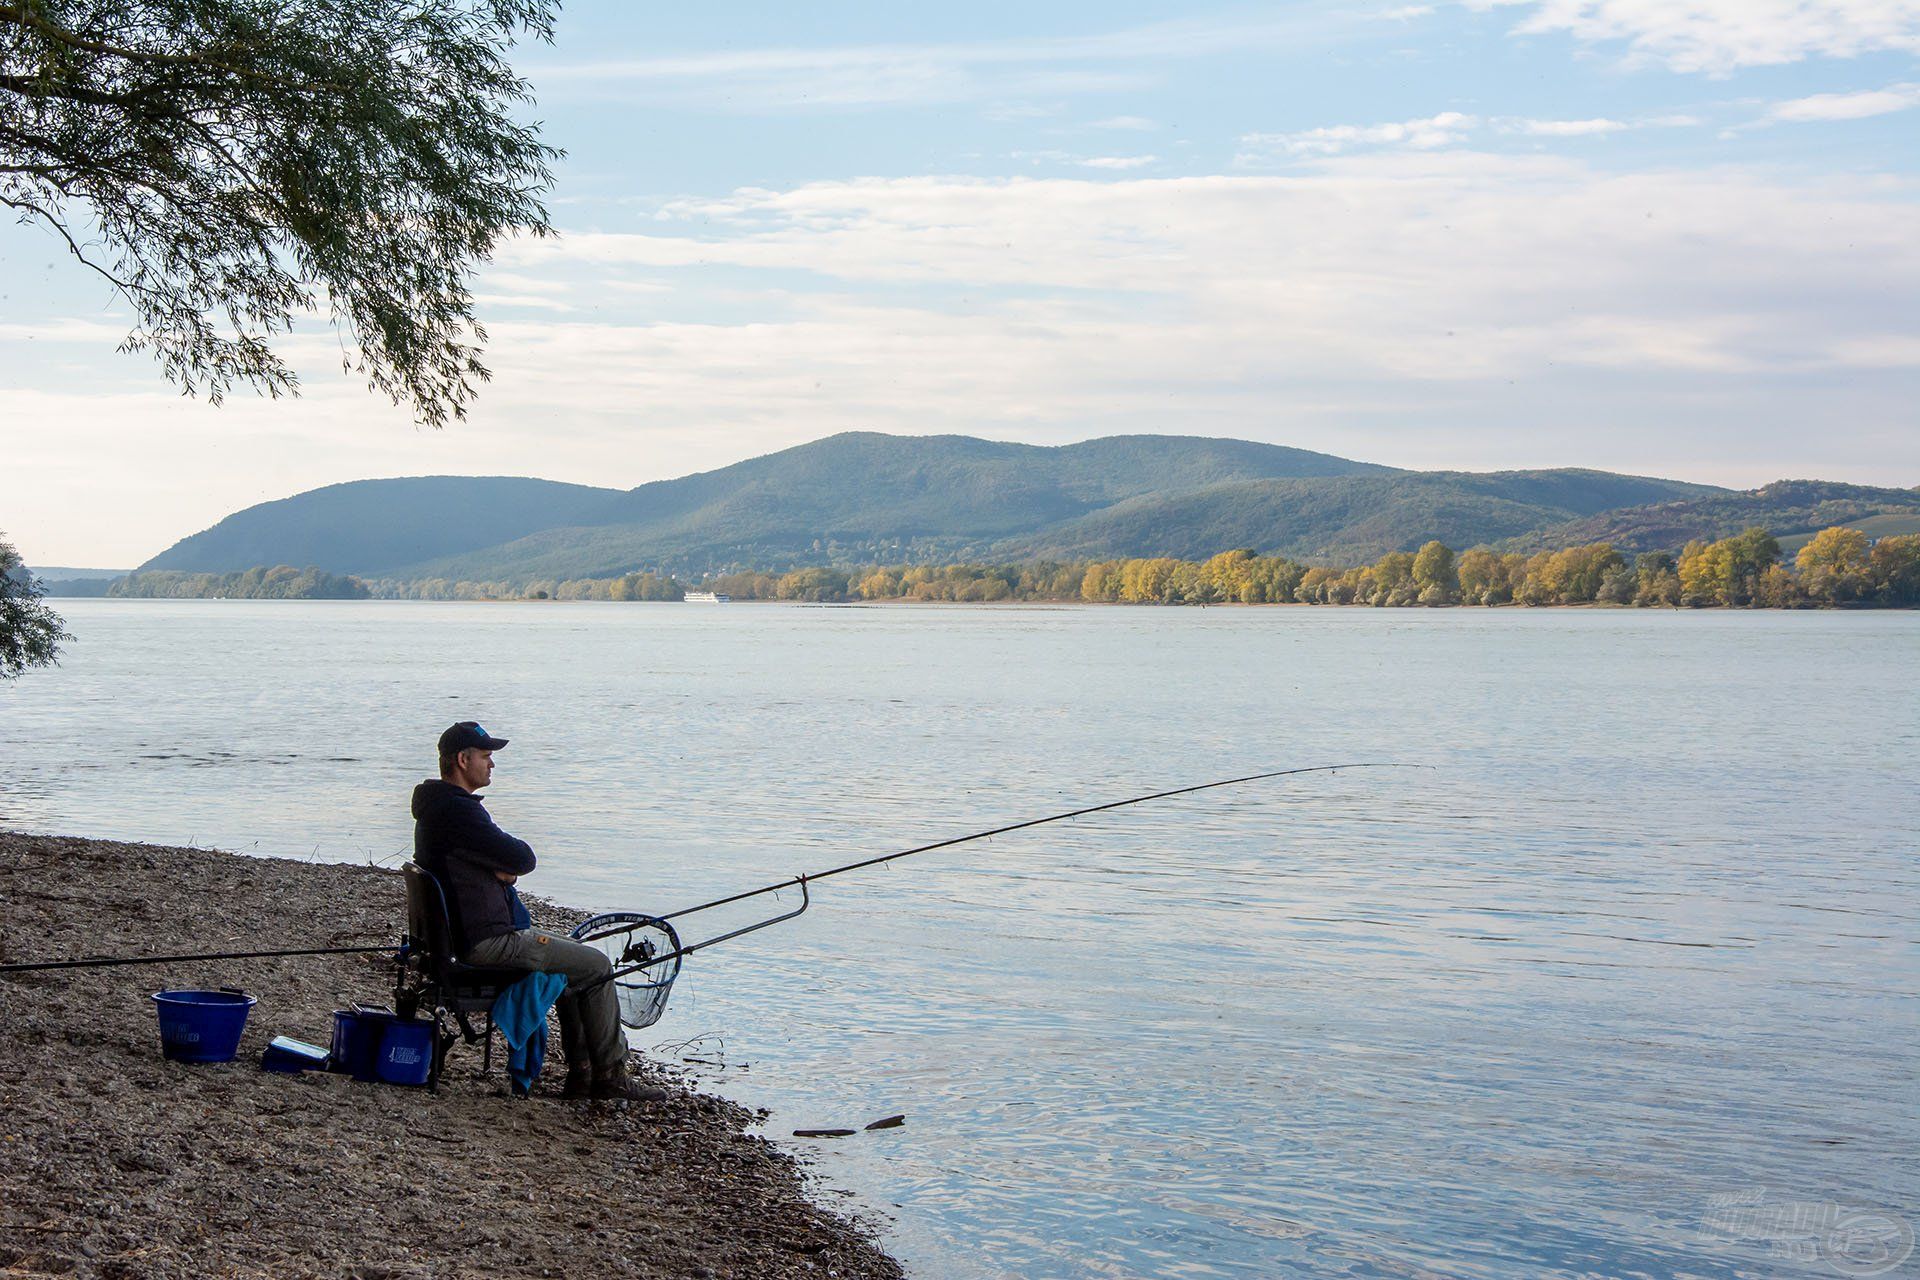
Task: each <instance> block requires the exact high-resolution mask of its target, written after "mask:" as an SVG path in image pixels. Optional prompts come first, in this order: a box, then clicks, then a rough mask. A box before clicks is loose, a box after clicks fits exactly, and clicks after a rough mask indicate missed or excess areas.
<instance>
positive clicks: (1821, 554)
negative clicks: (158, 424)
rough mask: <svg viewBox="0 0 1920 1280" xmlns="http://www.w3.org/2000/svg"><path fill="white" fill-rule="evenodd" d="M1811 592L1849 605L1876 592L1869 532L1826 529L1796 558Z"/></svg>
mask: <svg viewBox="0 0 1920 1280" xmlns="http://www.w3.org/2000/svg"><path fill="white" fill-rule="evenodd" d="M1794 567H1796V568H1797V569H1799V570H1800V578H1801V581H1802V582H1803V583H1804V584H1805V586H1806V590H1807V594H1808V595H1810V596H1812V597H1813V598H1814V599H1816V600H1819V601H1822V602H1823V603H1833V604H1849V603H1852V602H1853V601H1856V600H1864V599H1866V598H1867V596H1869V595H1870V594H1872V592H1873V573H1872V562H1871V558H1870V550H1869V548H1868V546H1867V535H1866V534H1864V533H1862V532H1860V530H1858V529H1845V528H1838V527H1836V528H1832V529H1822V530H1821V531H1820V532H1819V533H1817V534H1815V535H1814V536H1813V541H1811V542H1809V543H1808V544H1807V545H1806V546H1804V547H1802V548H1800V554H1799V555H1797V556H1795V557H1794Z"/></svg>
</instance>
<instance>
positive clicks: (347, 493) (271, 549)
mask: <svg viewBox="0 0 1920 1280" xmlns="http://www.w3.org/2000/svg"><path fill="white" fill-rule="evenodd" d="M621 496H622V492H621V490H619V489H593V488H589V487H587V486H586V485H578V484H560V483H558V482H556V481H553V480H527V479H521V478H518V477H512V476H416V477H413V478H410V479H405V480H355V481H351V482H349V483H347V484H333V485H328V486H327V487H326V488H324V489H310V490H308V491H307V492H306V493H302V494H296V495H295V496H293V497H291V498H282V499H280V500H279V501H277V502H263V503H261V504H260V505H259V506H256V507H248V508H247V509H246V510H244V511H238V512H235V513H234V514H233V515H230V516H228V517H227V518H226V519H225V520H222V521H221V522H220V523H219V524H216V525H214V526H213V527H212V528H211V529H207V530H204V531H202V532H200V533H196V534H194V535H193V536H192V537H190V538H182V539H181V540H180V541H179V542H176V543H174V544H173V545H172V546H171V547H168V548H167V549H166V550H165V551H163V552H161V553H160V554H159V555H157V556H155V557H154V558H153V559H151V560H149V561H147V562H146V563H145V564H143V565H141V566H140V567H141V568H142V569H179V570H184V571H186V572H189V573H234V572H237V571H239V570H243V569H251V568H253V567H254V566H256V565H272V564H295V565H315V566H318V567H319V568H322V569H326V570H330V571H332V572H334V573H360V574H369V575H371V574H379V573H384V572H386V571H387V570H389V569H392V568H395V567H398V566H400V565H403V564H409V563H411V562H413V561H415V560H424V559H427V558H429V557H431V556H446V555H455V554H458V553H459V552H462V551H470V550H473V549H475V548H477V547H487V546H493V545H496V544H498V543H502V542H508V541H511V540H513V539H514V538H521V537H525V536H526V535H527V534H529V533H533V532H535V531H537V530H540V529H551V528H554V527H555V526H560V525H572V524H580V523H583V522H585V521H587V520H590V519H593V518H594V514H595V512H596V511H597V510H598V509H600V508H602V507H604V506H605V505H606V504H607V503H608V502H609V501H611V500H612V499H615V498H618V497H621Z"/></svg>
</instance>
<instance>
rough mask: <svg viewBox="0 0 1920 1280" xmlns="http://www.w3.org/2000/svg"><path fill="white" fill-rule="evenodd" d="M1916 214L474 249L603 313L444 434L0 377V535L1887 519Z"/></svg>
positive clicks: (1009, 209) (669, 240)
mask: <svg viewBox="0 0 1920 1280" xmlns="http://www.w3.org/2000/svg"><path fill="white" fill-rule="evenodd" d="M1916 204H1920V190H1916V188H1915V184H1914V183H1912V182H1911V181H1907V180H1902V179H1895V178H1888V177H1874V178H1851V177H1844V176H1839V177H1830V178H1827V179H1824V180H1811V181H1810V180H1805V179H1798V180H1795V181H1791V182H1789V181H1788V180H1786V179H1784V178H1782V177H1780V176H1779V175H1776V174H1770V173H1765V172H1755V171H1745V170H1741V169H1735V168H1722V169H1708V170H1687V171H1662V172H1641V173H1633V172H1626V173H1621V172H1614V171H1602V170H1599V169H1596V168H1593V167H1590V166H1587V165H1585V164H1582V163H1579V162H1577V161H1574V160H1569V159H1566V158H1563V157H1556V156H1541V155H1526V156H1505V155H1498V156H1497V155H1485V154H1479V153H1474V152H1465V151H1398V152H1382V153H1377V154H1370V155H1365V156H1359V157H1345V158H1340V159H1334V160H1327V161H1321V162H1319V163H1318V164H1317V165H1316V166H1315V167H1314V168H1312V169H1310V170H1308V171H1304V172H1297V173H1287V174H1278V175H1260V176H1250V175H1240V176H1204V177H1185V178H1170V179H1143V178H1139V177H1123V178H1120V179H1118V180H1115V179H1112V178H1102V179H1097V180H1096V179H1093V178H1091V177H1087V178H1057V179H1047V180H1031V179H1015V180H1000V181H981V180H967V179H953V178H911V179H892V180H883V179H863V180H858V181H850V182H835V183H811V184H807V185H804V186H799V187H795V188H791V189H786V190H767V189H752V190H743V191H739V192H736V193H734V194H732V195H730V196H727V197H725V198H723V199H717V200H709V201H688V202H685V203H684V204H683V205H682V206H681V207H680V208H679V209H678V210H677V213H678V216H681V217H684V218H687V219H689V220H690V221H689V223H688V224H687V225H688V226H689V227H697V228H698V231H697V233H696V232H695V231H693V230H680V229H676V228H677V226H678V224H674V226H669V225H668V224H655V226H656V229H655V230H653V231H651V232H650V233H647V234H625V233H598V234H585V233H583V234H573V235H567V236H564V237H560V238H558V239H541V240H536V239H527V240H519V241H515V242H513V243H510V244H507V245H503V246H502V247H501V250H500V252H499V254H498V255H497V268H496V269H497V270H498V272H499V273H500V274H501V275H502V276H505V277H508V278H511V277H513V276H520V277H524V278H529V279H534V280H543V281H551V282H555V283H556V284H558V283H564V284H566V285H567V286H569V288H570V290H571V291H570V292H568V293H566V294H565V295H564V296H566V297H567V298H569V299H570V300H573V301H575V302H576V303H578V304H580V305H582V306H584V305H586V303H585V300H586V299H587V298H592V299H594V301H595V302H597V303H598V304H600V305H601V306H602V307H603V308H604V310H603V311H599V312H596V313H594V318H592V319H588V318H585V317H583V316H581V315H580V314H578V313H576V314H574V315H570V316H559V317H552V318H547V317H540V316H538V315H535V314H523V315H520V316H517V317H514V318H509V319H501V320H496V321H494V322H493V323H491V324H490V325H489V329H490V331H491V333H492V336H493V341H492V344H491V347H490V350H489V352H488V356H487V359H488V363H489V364H490V365H491V366H492V367H493V369H494V372H495V377H494V380H493V381H492V382H491V383H490V384H489V385H488V386H487V387H486V389H485V390H484V392H483V393H482V396H481V398H480V400H479V402H478V404H477V405H476V406H475V408H474V413H473V417H472V419H471V420H470V421H469V422H467V423H464V424H459V425H456V426H453V427H450V428H448V429H447V430H446V431H442V432H431V431H410V430H409V429H408V427H407V423H406V420H405V417H404V415H402V414H401V413H399V412H398V411H394V410H391V409H389V408H387V407H386V406H384V404H382V402H380V401H378V400H377V399H374V398H371V397H369V396H368V395H367V394H365V393H364V392H363V391H362V390H360V389H359V387H358V386H357V385H356V384H355V383H354V382H353V381H352V380H351V379H342V378H339V377H337V376H335V375H333V374H331V373H328V372H325V370H326V368H327V365H328V363H329V359H328V353H329V351H330V350H331V347H330V342H329V340H328V339H326V338H325V337H313V338H303V339H302V340H301V345H300V346H299V348H298V352H299V354H300V356H301V358H302V360H303V367H305V368H308V369H319V370H321V371H322V372H321V373H320V374H318V375H315V376H311V377H310V378H309V380H308V383H307V392H306V395H305V396H304V397H303V398H302V399H300V400H297V401H291V402H289V401H280V402H264V401H258V400H254V399H252V398H250V397H248V396H246V395H244V394H239V395H236V396H234V397H233V399H232V400H231V401H230V402H229V404H228V405H227V406H226V407H225V408H224V409H220V410H213V409H209V408H208V407H206V406H205V405H203V404H198V403H195V402H192V401H183V400H181V399H180V398H179V397H178V396H175V395H173V394H171V393H170V392H169V391H168V390H167V389H166V388H165V387H164V385H156V383H157V379H156V378H155V375H154V374H153V371H152V368H151V366H150V364H149V363H147V362H144V361H140V360H135V359H129V360H127V361H124V362H120V363H118V364H115V365H114V368H115V369H116V370H118V373H117V374H116V376H124V377H125V378H127V379H129V381H128V382H126V383H124V384H121V385H122V386H123V388H131V389H123V390H120V391H118V392H116V390H115V389H114V385H103V384H102V380H101V379H98V378H96V379H95V380H94V382H93V383H91V384H87V385H79V384H76V383H75V382H74V381H73V380H72V379H71V378H70V377H67V376H66V375H64V374H58V373H57V372H48V371H42V370H38V369H35V368H32V367H30V366H28V365H23V366H22V367H21V368H18V369H12V368H10V369H6V370H0V373H4V375H5V376H0V421H8V422H57V423H59V424H60V430H59V431H57V432H55V431H46V432H21V433H17V434H18V436H19V437H20V438H19V439H18V440H17V441H15V440H10V441H9V448H10V450H13V452H10V454H9V459H8V460H9V466H8V467H6V468H0V512H4V513H5V514H6V518H7V520H8V521H10V522H11V526H10V527H12V528H13V529H14V531H15V532H16V533H19V532H22V531H25V530H32V531H33V536H34V544H33V545H35V546H37V547H39V548H41V549H40V550H37V551H35V552H34V554H35V555H36V556H37V557H38V558H40V559H42V560H46V561H48V562H51V563H88V562H90V561H100V562H103V563H115V562H120V561H123V560H127V559H128V558H130V557H131V558H133V559H139V558H143V557H144V556H145V555H147V554H151V553H152V552H153V551H154V550H157V549H158V548H159V547H160V546H162V545H165V544H166V543H167V542H169V541H171V540H172V539H174V538H176V537H178V536H180V535H181V534H183V533H186V532H190V531H192V530H193V529H197V528H201V527H204V526H206V525H207V524H210V523H212V522H213V521H214V520H216V519H218V518H219V517H220V516H222V515H224V514H226V513H227V512H229V511H231V510H233V509H235V508H237V507H239V506H243V505H246V504H248V503H251V502H257V501H261V500H263V499H266V498H272V497H280V496H284V495H285V494H287V493H291V492H295V491H297V490H300V489H304V488H309V487H312V486H314V485H317V484H323V483H329V482H332V481H336V480H344V479H351V478H356V477H363V476H368V475H380V474H387V475H394V474H445V473H449V472H464V473H469V474H531V475H544V476H549V477H551V478H555V479H565V480H577V481H582V482H586V483H595V484H611V485H620V486H626V485H631V484H636V483H639V482H641V481H644V480H647V479H653V478H658V477H662V476H669V475H676V474H684V473H686V472H689V471H694V470H700V469H704V468H707V467H712V466H716V465H721V464H724V463H726V462H729V461H733V460H735V459H738V458H741V457H745V456H748V455H751V454H754V453H759V452H764V451H767V450H770V449H776V448H782V447H785V446H788V445H792V444H796V443H799V442H801V441H804V440H808V439H812V438H816V437H818V436H821V435H825V434H828V433H831V432H834V431H840V430H847V429H851V428H864V429H872V430H882V431H895V432H904V433H928V432H942V431H951V432H962V433H967V434H975V435H987V436H994V437H999V438H1016V439H1028V440H1036V441H1040V442H1049V443H1051V442H1058V441H1061V440H1066V439H1079V438H1084V437H1086V436H1091V435H1100V434H1108V433H1113V432H1120V431H1180V432H1190V433H1195V434H1213V435H1235V436H1243V437H1249V438H1259V439H1271V440H1277V441H1280V442H1283V443H1289V444H1295V445H1300V446H1303V447H1308V448H1320V449H1325V450H1328V451H1330V452H1334V453H1341V454H1345V455H1347V456H1358V457H1366V458H1372V459H1377V460H1380V461H1386V462H1393V463H1398V464H1403V465H1433V466H1442V465H1451V466H1476V465H1479V466H1489V467H1491V466H1500V465H1508V466H1511V465H1533V464H1539V465H1547V464H1555V465H1558V464H1569V465H1570V464H1581V465H1593V466H1608V467H1612V468H1614V469H1620V470H1635V471H1641V472H1654V473H1660V474H1675V473H1682V474H1691V475H1694V476H1697V477H1698V478H1702V479H1711V480H1718V481H1721V482H1751V483H1760V482H1763V481H1765V480H1768V479H1773V478H1777V475H1775V474H1769V472H1777V473H1778V474H1786V473H1788V472H1802V473H1812V474H1822V475H1827V476H1835V477H1838V478H1859V479H1864V480H1878V481H1880V482H1886V483H1891V482H1896V481H1897V482H1899V483H1912V477H1913V476H1914V475H1916V474H1920V438H1916V437H1914V435H1913V433H1912V432H1911V430H1910V426H1911V421H1912V410H1911V405H1912V404H1913V403H1914V402H1915V399H1916V396H1920V378H1916V373H1915V370H1916V361H1915V359H1914V353H1915V351H1916V350H1920V315H1916V313H1915V312H1914V310H1913V308H1912V307H1911V306H1910V305H1908V302H1909V300H1910V299H1912V298H1913V297H1915V296H1920V240H1916V238H1915V237H1914V236H1913V235H1912V232H1911V228H1912V226H1913V223H1914V217H1915V213H1916ZM661 282H670V283H671V284H672V286H673V288H672V290H671V292H669V293H665V294H660V293H654V292H643V293H623V292H622V288H623V286H626V285H629V284H638V285H640V286H642V287H643V288H645V289H649V290H651V289H653V288H655V287H656V286H657V285H659V284H660V283H661ZM622 308H632V310H627V311H623V310H622ZM602 317H604V318H602ZM83 323H90V322H83ZM74 336H75V337H79V336H82V332H81V331H78V330H76V331H74ZM99 336H100V338H101V341H102V343H103V345H106V344H110V343H111V342H112V341H114V340H117V335H113V334H103V335H99ZM21 345H24V344H14V352H13V358H14V359H16V360H19V361H29V360H30V358H31V356H32V353H31V352H24V353H23V352H21V351H20V350H19V347H20V346H21ZM70 350H72V348H63V349H62V352H63V354H64V353H65V352H67V351H70ZM5 355H6V350H5V349H4V348H0V357H4V356H5ZM104 363H105V362H103V364H104ZM1903 424H1904V427H1905V428H1906V429H1905V434H1902V433H1901V431H1902V427H1903ZM1903 477H1905V478H1903ZM80 493H85V494H88V495H92V497H93V501H92V502H90V503H76V502H75V501H74V500H73V495H75V494H80ZM109 508H110V509H111V510H112V511H113V518H112V519H111V520H103V519H101V518H100V511H101V510H104V509H109Z"/></svg>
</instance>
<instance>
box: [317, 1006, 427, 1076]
mask: <svg viewBox="0 0 1920 1280" xmlns="http://www.w3.org/2000/svg"><path fill="white" fill-rule="evenodd" d="M330 1057H331V1058H332V1062H333V1069H334V1070H335V1071H342V1072H345V1073H346V1074H348V1075H350V1076H352V1077H353V1078H354V1079H355V1080H363V1081H376V1080H377V1081H379V1082H381V1083H382V1084H398V1085H408V1086H415V1085H424V1084H426V1083H427V1079H428V1077H429V1076H431V1075H432V1073H433V1023H432V1022H430V1021H428V1020H426V1019H424V1018H402V1017H401V1016H400V1015H399V1014H397V1013H395V1012H394V1011H393V1010H392V1009H389V1008H387V1007H386V1006H385V1005H363V1004H356V1005H354V1006H353V1007H352V1008H351V1009H335V1010H334V1011H333V1051H332V1053H331V1055H330Z"/></svg>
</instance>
